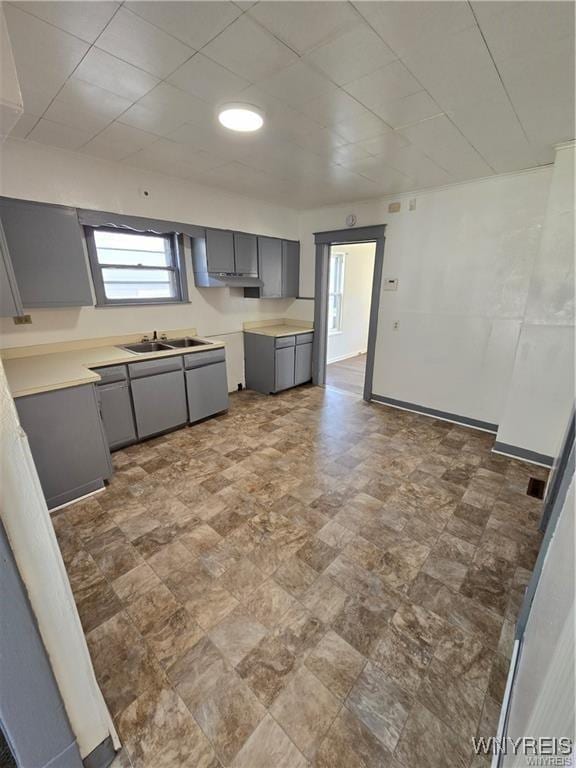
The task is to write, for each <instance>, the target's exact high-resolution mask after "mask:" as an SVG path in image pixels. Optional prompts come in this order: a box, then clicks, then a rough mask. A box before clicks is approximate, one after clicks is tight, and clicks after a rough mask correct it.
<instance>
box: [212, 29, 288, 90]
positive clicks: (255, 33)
mask: <svg viewBox="0 0 576 768" xmlns="http://www.w3.org/2000/svg"><path fill="white" fill-rule="evenodd" d="M202 53H203V54H204V55H206V56H208V57H209V58H210V59H212V60H213V61H216V62H218V64H222V66H224V67H227V68H228V69H229V70H231V71H232V72H236V73H237V74H239V75H240V76H241V77H244V78H246V80H250V81H251V82H256V81H258V80H263V79H264V78H266V77H269V76H270V75H272V74H274V73H275V72H278V71H279V70H281V69H284V67H287V66H289V65H290V64H293V63H294V62H295V61H297V59H298V57H297V56H296V54H295V53H294V52H293V51H291V50H290V48H288V47H287V46H285V45H284V44H283V43H281V42H280V41H279V40H277V39H276V38H275V37H273V36H272V35H271V34H270V33H269V32H267V31H266V30H265V29H263V28H262V27H261V26H260V25H259V24H257V23H256V22H255V21H253V20H252V19H251V18H249V17H248V16H246V15H244V16H241V17H240V18H239V19H238V20H237V21H235V22H234V23H233V24H231V25H230V26H229V27H227V28H226V29H225V30H224V31H223V32H221V33H220V34H219V35H218V37H216V38H215V39H214V40H212V42H211V43H209V44H208V45H207V46H206V47H205V48H203V49H202Z"/></svg>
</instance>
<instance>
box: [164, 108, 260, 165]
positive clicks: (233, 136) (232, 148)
mask: <svg viewBox="0 0 576 768" xmlns="http://www.w3.org/2000/svg"><path fill="white" fill-rule="evenodd" d="M168 138H169V139H170V140H171V141H175V142H177V143H180V144H187V145H189V146H190V147H191V148H192V149H194V150H202V151H204V152H210V153H212V154H214V155H217V156H218V157H224V158H226V159H228V160H238V159H240V158H242V157H244V156H245V155H246V153H247V152H249V151H250V150H252V149H253V148H254V147H257V146H259V144H260V143H261V142H262V141H263V137H262V134H261V133H260V132H259V135H255V134H253V133H252V134H250V133H235V132H233V131H229V130H227V129H226V128H223V127H222V126H221V125H219V124H218V122H217V120H216V118H215V117H211V118H204V119H202V120H200V121H199V122H195V123H194V124H190V123H185V124H184V125H181V126H180V127H179V128H177V129H176V130H175V131H173V132H172V133H171V134H170V135H169V136H168Z"/></svg>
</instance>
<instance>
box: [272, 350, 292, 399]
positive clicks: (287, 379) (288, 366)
mask: <svg viewBox="0 0 576 768" xmlns="http://www.w3.org/2000/svg"><path fill="white" fill-rule="evenodd" d="M294 350H295V347H284V348H283V349H277V350H276V352H275V353H274V354H275V383H276V385H275V387H274V389H275V391H276V392H280V390H282V389H288V388H289V387H293V386H294Z"/></svg>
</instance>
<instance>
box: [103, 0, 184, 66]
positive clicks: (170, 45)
mask: <svg viewBox="0 0 576 768" xmlns="http://www.w3.org/2000/svg"><path fill="white" fill-rule="evenodd" d="M96 45H97V47H98V48H100V49H101V50H103V51H106V52H107V53H111V54H112V55H113V56H117V57H118V58H119V59H122V60H123V61H127V62H128V63H129V64H133V65H134V66H135V67H140V69H143V70H144V71H145V72H149V73H150V74H151V75H156V76H157V77H160V78H164V77H167V76H168V75H169V74H170V73H171V72H173V71H174V70H175V69H177V68H178V67H179V66H180V64H183V63H184V62H185V61H186V60H187V59H189V58H190V56H192V54H193V53H194V50H193V49H192V48H190V47H189V46H188V45H184V43H181V42H180V41H179V40H176V39H175V38H174V37H172V35H169V34H167V33H166V32H163V31H162V30H161V29H158V27H155V26H153V25H152V24H149V23H148V22H147V21H145V20H144V19H142V18H141V17H140V16H138V15H137V14H135V13H132V12H131V11H128V10H126V9H125V8H121V9H120V10H119V11H118V13H117V14H116V15H115V16H114V18H113V19H112V21H111V22H110V23H109V24H108V26H107V27H106V29H105V30H104V32H102V34H101V35H100V37H99V38H98V40H97V42H96Z"/></svg>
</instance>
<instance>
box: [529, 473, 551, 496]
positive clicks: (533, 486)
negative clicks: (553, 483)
mask: <svg viewBox="0 0 576 768" xmlns="http://www.w3.org/2000/svg"><path fill="white" fill-rule="evenodd" d="M545 489H546V482H545V481H544V480H538V479H537V478H536V477H531V478H530V480H528V490H527V491H526V493H527V494H528V496H534V498H535V499H543V498H544V490H545Z"/></svg>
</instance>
